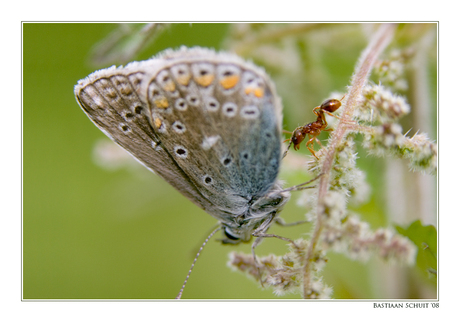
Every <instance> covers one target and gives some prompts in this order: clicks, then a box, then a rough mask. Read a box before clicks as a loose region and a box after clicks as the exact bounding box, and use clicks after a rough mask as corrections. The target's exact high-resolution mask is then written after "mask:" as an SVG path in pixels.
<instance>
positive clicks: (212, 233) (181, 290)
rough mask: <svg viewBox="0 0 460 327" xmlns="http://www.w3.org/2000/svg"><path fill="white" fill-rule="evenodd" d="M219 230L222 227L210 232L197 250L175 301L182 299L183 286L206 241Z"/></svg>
mask: <svg viewBox="0 0 460 327" xmlns="http://www.w3.org/2000/svg"><path fill="white" fill-rule="evenodd" d="M220 229H222V226H219V227H217V228H216V229H214V230H213V231H212V232H211V234H209V235H208V237H207V238H206V239H205V240H204V242H203V244H202V245H201V247H200V249H199V250H198V252H197V254H196V256H195V259H194V260H193V263H192V266H191V267H190V270H189V271H188V274H187V277H185V280H184V284H182V288H181V289H180V291H179V294H177V296H176V300H180V298H181V297H182V293H183V292H184V288H185V284H187V281H188V279H189V277H190V274H191V273H192V269H193V267H194V266H195V263H196V261H197V260H198V257H199V256H200V254H201V251H203V248H204V246H205V245H206V243H208V241H209V240H210V239H211V237H213V236H214V234H215V233H217V231H219V230H220Z"/></svg>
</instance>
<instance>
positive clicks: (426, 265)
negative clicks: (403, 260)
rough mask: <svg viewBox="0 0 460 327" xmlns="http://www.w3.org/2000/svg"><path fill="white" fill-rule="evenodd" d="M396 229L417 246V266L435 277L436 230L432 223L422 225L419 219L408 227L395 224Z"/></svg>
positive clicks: (429, 275) (430, 276)
mask: <svg viewBox="0 0 460 327" xmlns="http://www.w3.org/2000/svg"><path fill="white" fill-rule="evenodd" d="M395 227H396V230H397V231H398V232H399V233H400V234H401V235H404V236H406V237H408V238H409V239H410V240H411V241H412V242H414V244H415V245H416V246H417V248H418V253H417V266H418V267H419V268H420V269H422V270H423V271H424V272H425V274H426V275H427V276H428V277H429V278H430V279H432V280H433V281H436V279H437V271H438V270H437V253H438V252H437V251H438V247H437V230H436V227H434V226H433V225H426V226H424V225H422V223H421V222H420V220H417V221H414V222H413V223H412V224H411V225H410V226H409V227H407V228H405V227H402V226H395Z"/></svg>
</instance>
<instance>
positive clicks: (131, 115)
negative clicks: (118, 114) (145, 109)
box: [125, 112, 134, 118]
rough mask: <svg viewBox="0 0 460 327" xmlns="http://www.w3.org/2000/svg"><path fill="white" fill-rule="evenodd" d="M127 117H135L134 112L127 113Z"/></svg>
mask: <svg viewBox="0 0 460 327" xmlns="http://www.w3.org/2000/svg"><path fill="white" fill-rule="evenodd" d="M125 117H126V118H133V117H134V114H133V113H132V112H127V113H126V114H125Z"/></svg>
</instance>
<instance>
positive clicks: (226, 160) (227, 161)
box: [223, 158, 232, 166]
mask: <svg viewBox="0 0 460 327" xmlns="http://www.w3.org/2000/svg"><path fill="white" fill-rule="evenodd" d="M231 162H232V159H231V158H225V159H224V162H223V164H224V166H228V165H230V163H231Z"/></svg>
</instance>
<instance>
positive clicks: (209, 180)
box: [204, 176, 212, 185]
mask: <svg viewBox="0 0 460 327" xmlns="http://www.w3.org/2000/svg"><path fill="white" fill-rule="evenodd" d="M204 183H205V184H208V185H209V184H211V183H212V178H211V177H209V176H206V177H205V178H204Z"/></svg>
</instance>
